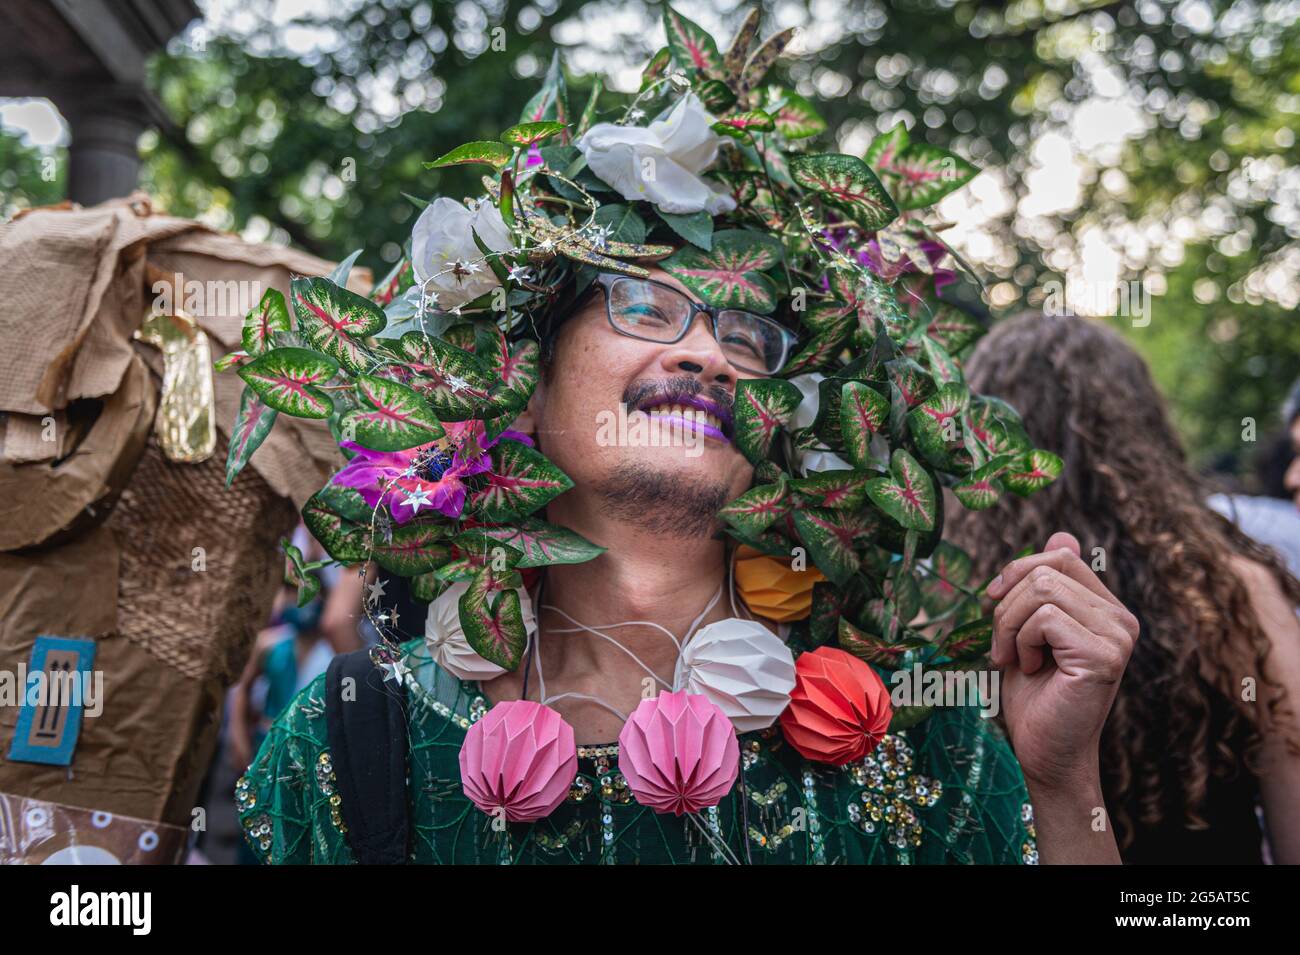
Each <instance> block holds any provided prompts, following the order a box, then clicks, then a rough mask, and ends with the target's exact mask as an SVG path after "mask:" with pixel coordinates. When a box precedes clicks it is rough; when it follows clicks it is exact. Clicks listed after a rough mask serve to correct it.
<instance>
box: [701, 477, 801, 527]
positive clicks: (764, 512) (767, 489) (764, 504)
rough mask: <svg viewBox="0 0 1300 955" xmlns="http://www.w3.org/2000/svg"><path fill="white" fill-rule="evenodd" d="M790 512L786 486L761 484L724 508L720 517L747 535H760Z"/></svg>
mask: <svg viewBox="0 0 1300 955" xmlns="http://www.w3.org/2000/svg"><path fill="white" fill-rule="evenodd" d="M789 510H790V503H789V495H788V493H787V491H786V487H785V485H784V484H760V485H759V486H758V487H755V488H751V489H750V490H749V491H746V492H745V493H744V494H742V495H741V496H740V497H738V498H736V499H735V500H734V501H732V502H731V503H730V504H728V505H727V506H726V507H724V508H723V509H722V510H721V511H719V512H718V516H719V517H721V518H722V519H723V520H725V521H726V522H727V523H728V524H730V525H732V526H733V527H735V528H738V529H739V530H741V531H743V532H745V533H747V534H750V535H758V534H761V533H762V532H763V531H765V530H767V529H768V528H769V527H771V526H772V523H773V522H774V521H775V520H776V519H777V518H778V517H780V516H782V515H783V514H785V513H787V512H788V511H789Z"/></svg>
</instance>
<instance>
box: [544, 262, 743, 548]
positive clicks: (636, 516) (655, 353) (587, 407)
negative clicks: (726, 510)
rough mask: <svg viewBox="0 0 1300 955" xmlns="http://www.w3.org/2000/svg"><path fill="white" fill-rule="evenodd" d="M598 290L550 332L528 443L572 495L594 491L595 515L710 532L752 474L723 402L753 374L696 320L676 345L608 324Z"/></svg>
mask: <svg viewBox="0 0 1300 955" xmlns="http://www.w3.org/2000/svg"><path fill="white" fill-rule="evenodd" d="M650 271H651V278H653V279H655V280H656V281H658V282H662V283H664V284H666V285H671V286H672V287H674V288H676V289H678V290H680V291H681V292H683V293H684V294H686V295H688V296H689V297H690V298H691V299H692V300H693V301H698V298H697V297H696V296H694V295H693V294H691V293H690V292H688V291H687V289H686V287H685V286H683V285H682V284H681V283H680V282H678V281H677V279H675V278H673V277H672V276H671V275H669V274H668V273H666V272H663V271H662V270H660V269H657V268H651V270H650ZM607 294H608V293H607V292H605V291H602V290H599V289H598V290H596V291H594V292H593V293H592V294H591V295H590V296H589V297H588V298H587V299H586V302H585V304H584V305H583V306H582V308H581V309H580V310H579V311H577V312H575V313H574V314H573V315H572V316H571V317H570V318H569V319H568V321H566V322H565V323H564V325H563V326H562V327H561V329H560V331H559V334H558V338H557V340H556V343H555V352H554V358H553V360H552V362H551V366H550V368H549V369H548V373H547V375H546V376H545V378H544V379H543V381H542V382H540V383H539V384H538V387H537V390H536V391H535V392H534V395H533V401H532V403H531V405H530V410H531V412H532V416H533V422H534V425H535V427H536V429H537V438H538V443H539V446H540V448H541V450H542V451H543V452H544V453H545V454H546V455H547V457H549V458H550V459H551V460H552V461H553V462H555V464H556V465H557V466H558V467H559V468H560V469H561V470H563V471H564V472H565V473H566V474H567V475H569V477H570V478H572V479H573V481H574V484H575V488H574V490H573V491H571V492H570V493H571V494H576V495H595V496H597V497H598V498H599V499H600V503H601V505H602V507H603V509H604V510H606V511H609V512H612V513H615V514H617V515H619V516H622V517H625V518H626V519H628V520H630V521H633V522H635V523H638V524H641V525H642V526H646V527H651V528H653V529H655V530H656V531H658V532H661V533H664V534H666V535H670V536H677V537H699V536H709V535H711V534H712V533H713V532H714V531H715V530H716V523H717V522H716V520H715V518H714V516H713V515H714V514H715V513H716V511H717V510H718V509H719V508H720V507H722V506H723V505H724V504H726V503H727V502H728V501H730V500H732V499H733V498H735V497H737V496H738V495H740V494H742V493H744V491H745V490H747V489H748V487H749V485H750V483H751V480H752V477H753V468H752V467H751V466H750V464H749V462H748V461H746V460H745V458H744V456H743V455H741V454H740V452H739V451H737V450H736V447H735V444H734V442H733V439H732V435H733V430H732V424H731V406H732V402H733V401H734V399H735V394H736V382H737V381H738V380H739V379H741V378H753V377H756V376H755V375H753V374H752V373H748V372H743V371H740V370H739V369H737V368H735V367H734V366H733V365H732V364H731V363H730V362H729V361H728V359H727V357H726V355H725V354H724V353H723V350H722V349H721V347H720V346H719V344H718V342H717V340H716V339H715V338H714V337H713V333H712V330H711V328H710V326H709V322H708V316H707V315H703V314H699V315H696V316H695V318H694V320H693V321H692V323H691V327H690V328H689V330H688V331H687V333H686V336H685V337H684V338H683V339H682V340H681V341H679V342H676V343H673V344H663V343H660V342H652V341H643V340H641V339H637V338H632V337H629V336H627V335H624V334H621V333H620V332H618V331H616V330H615V329H614V328H613V327H612V326H611V325H610V323H609V320H608V318H607V313H606V295H607ZM620 406H625V407H626V412H624V411H623V410H621V407H620ZM620 416H623V417H624V419H625V422H626V423H625V424H624V425H620V423H619V420H618V419H619V417H620Z"/></svg>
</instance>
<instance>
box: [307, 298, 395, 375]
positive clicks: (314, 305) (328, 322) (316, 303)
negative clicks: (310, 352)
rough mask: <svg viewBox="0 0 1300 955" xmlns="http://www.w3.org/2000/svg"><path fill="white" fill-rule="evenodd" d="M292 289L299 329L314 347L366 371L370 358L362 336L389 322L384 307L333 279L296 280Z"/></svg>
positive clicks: (380, 328)
mask: <svg viewBox="0 0 1300 955" xmlns="http://www.w3.org/2000/svg"><path fill="white" fill-rule="evenodd" d="M290 292H291V294H292V295H293V307H294V311H295V312H296V313H297V315H298V326H299V329H300V330H301V331H302V332H303V333H304V334H305V335H306V336H307V340H308V341H309V342H311V344H312V346H313V347H314V348H317V349H319V350H320V351H323V352H325V353H326V354H327V355H330V356H331V357H332V358H334V359H335V360H337V361H338V362H340V363H341V364H342V365H344V367H346V368H348V369H350V370H352V371H364V370H365V369H366V367H367V366H368V364H369V361H368V356H367V351H366V347H365V344H364V342H363V341H362V339H363V338H365V337H366V336H368V335H373V334H375V333H376V332H378V331H381V330H382V329H383V328H384V326H385V325H386V324H387V319H386V318H385V317H384V313H383V310H382V309H381V308H380V307H379V306H378V305H376V304H375V303H374V302H372V301H370V299H368V298H366V297H364V296H362V295H358V294H356V293H355V292H352V291H349V290H348V289H345V288H343V287H341V286H338V285H335V284H334V283H333V282H331V281H330V280H329V279H323V278H298V279H294V280H293V281H292V282H291V283H290Z"/></svg>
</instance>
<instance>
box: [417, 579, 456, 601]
mask: <svg viewBox="0 0 1300 955" xmlns="http://www.w3.org/2000/svg"><path fill="white" fill-rule="evenodd" d="M450 587H451V581H450V580H443V579H442V578H441V577H439V576H438V575H437V574H436V573H433V574H417V575H416V576H414V577H412V578H411V596H412V597H414V598H415V599H416V600H422V601H424V603H427V604H431V603H433V602H434V601H435V600H437V599H438V598H439V597H441V596H442V595H443V593H445V592H446V591H447V590H448V589H449V588H450Z"/></svg>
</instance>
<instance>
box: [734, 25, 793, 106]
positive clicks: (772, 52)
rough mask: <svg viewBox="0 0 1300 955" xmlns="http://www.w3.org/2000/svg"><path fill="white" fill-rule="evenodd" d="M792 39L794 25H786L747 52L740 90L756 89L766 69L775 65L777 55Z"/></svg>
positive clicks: (764, 75)
mask: <svg viewBox="0 0 1300 955" xmlns="http://www.w3.org/2000/svg"><path fill="white" fill-rule="evenodd" d="M793 39H794V27H787V28H786V29H784V30H781V31H780V32H779V33H773V34H772V35H771V36H770V37H768V38H767V39H766V40H764V41H763V42H762V43H761V44H760V45H759V47H758V48H757V49H756V50H754V52H753V53H751V54H749V58H748V59H747V60H746V61H745V69H744V70H743V71H742V73H741V75H740V88H741V90H742V91H744V92H748V91H750V90H755V89H758V88H759V87H760V86H761V85H762V84H763V80H764V78H766V76H767V74H768V71H769V70H771V69H772V67H773V65H775V63H776V61H777V57H779V56H780V55H781V52H782V51H783V50H784V49H785V48H786V46H787V45H788V44H789V42H790V41H791V40H793Z"/></svg>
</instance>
